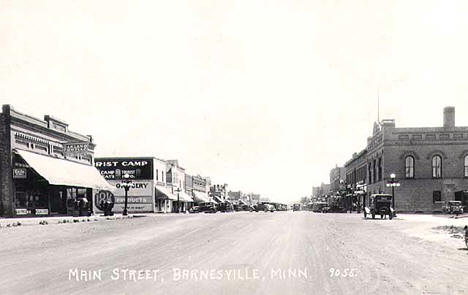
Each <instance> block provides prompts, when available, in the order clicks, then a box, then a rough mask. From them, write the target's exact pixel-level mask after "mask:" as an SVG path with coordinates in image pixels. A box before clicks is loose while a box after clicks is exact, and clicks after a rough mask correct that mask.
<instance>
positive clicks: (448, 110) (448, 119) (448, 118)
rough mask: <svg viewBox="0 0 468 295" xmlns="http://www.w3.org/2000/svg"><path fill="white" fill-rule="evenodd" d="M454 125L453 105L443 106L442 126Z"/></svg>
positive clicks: (450, 126)
mask: <svg viewBox="0 0 468 295" xmlns="http://www.w3.org/2000/svg"><path fill="white" fill-rule="evenodd" d="M454 127H455V107H445V108H444V128H454Z"/></svg>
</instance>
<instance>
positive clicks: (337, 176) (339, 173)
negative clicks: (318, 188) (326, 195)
mask: <svg viewBox="0 0 468 295" xmlns="http://www.w3.org/2000/svg"><path fill="white" fill-rule="evenodd" d="M345 177H346V169H345V168H344V167H338V166H336V167H335V168H333V169H331V170H330V191H332V192H337V191H339V190H340V188H341V187H342V186H343V184H344V181H345Z"/></svg>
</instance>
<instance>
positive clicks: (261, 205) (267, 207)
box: [254, 203, 276, 212]
mask: <svg viewBox="0 0 468 295" xmlns="http://www.w3.org/2000/svg"><path fill="white" fill-rule="evenodd" d="M254 208H255V212H258V211H264V212H268V211H270V212H274V211H275V210H276V209H275V206H273V205H272V204H268V203H259V204H257V205H255V206H254Z"/></svg>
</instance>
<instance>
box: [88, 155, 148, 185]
mask: <svg viewBox="0 0 468 295" xmlns="http://www.w3.org/2000/svg"><path fill="white" fill-rule="evenodd" d="M94 165H95V166H96V168H97V169H98V170H99V171H100V172H101V175H102V176H103V177H104V178H105V179H107V180H112V179H115V180H120V179H123V175H125V174H128V175H129V176H130V177H129V178H130V179H131V180H142V179H144V180H152V179H153V159H152V158H114V159H113V158H100V159H99V158H97V159H94Z"/></svg>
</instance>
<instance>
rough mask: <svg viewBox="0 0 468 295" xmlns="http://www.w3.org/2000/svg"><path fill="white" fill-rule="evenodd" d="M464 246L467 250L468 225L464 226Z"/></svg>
mask: <svg viewBox="0 0 468 295" xmlns="http://www.w3.org/2000/svg"><path fill="white" fill-rule="evenodd" d="M464 230H465V245H466V248H467V249H468V225H465V228H464Z"/></svg>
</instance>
